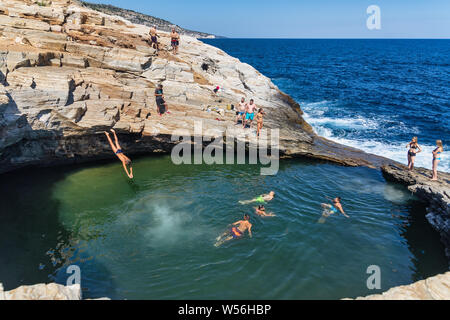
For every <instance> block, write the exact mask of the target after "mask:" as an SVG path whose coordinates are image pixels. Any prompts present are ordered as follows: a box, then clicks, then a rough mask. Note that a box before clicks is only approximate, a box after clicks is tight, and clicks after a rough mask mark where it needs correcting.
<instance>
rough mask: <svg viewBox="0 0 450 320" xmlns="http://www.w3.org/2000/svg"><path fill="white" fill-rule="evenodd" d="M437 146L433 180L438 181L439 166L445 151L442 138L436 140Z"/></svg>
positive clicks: (434, 155) (434, 156)
mask: <svg viewBox="0 0 450 320" xmlns="http://www.w3.org/2000/svg"><path fill="white" fill-rule="evenodd" d="M436 146H437V148H436V149H434V150H433V176H432V177H431V180H433V181H437V179H438V171H437V167H438V164H439V162H441V160H442V153H443V152H444V145H443V144H442V140H436Z"/></svg>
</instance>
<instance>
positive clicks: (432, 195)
mask: <svg viewBox="0 0 450 320" xmlns="http://www.w3.org/2000/svg"><path fill="white" fill-rule="evenodd" d="M381 170H382V172H383V175H384V177H385V178H386V179H387V180H390V181H395V182H398V183H401V184H403V185H405V186H406V187H407V188H408V190H409V191H411V193H413V194H414V195H416V196H417V197H418V198H420V199H422V200H423V201H424V202H426V203H427V204H428V207H427V215H426V218H427V220H428V222H429V223H430V224H431V225H432V226H433V228H434V229H435V230H436V231H437V232H439V234H440V236H441V241H442V243H443V244H444V246H445V254H446V256H447V257H448V259H449V261H450V174H448V173H444V172H439V181H431V178H430V177H431V176H432V173H431V171H430V170H427V169H423V168H415V169H414V171H408V168H407V167H406V166H403V165H388V166H383V167H382V168H381Z"/></svg>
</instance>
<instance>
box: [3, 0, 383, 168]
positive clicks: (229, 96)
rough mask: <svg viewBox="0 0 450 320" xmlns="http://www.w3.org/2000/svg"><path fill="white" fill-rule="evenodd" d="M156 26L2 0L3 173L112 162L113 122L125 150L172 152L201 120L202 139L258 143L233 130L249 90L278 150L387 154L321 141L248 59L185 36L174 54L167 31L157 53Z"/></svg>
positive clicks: (53, 4)
mask: <svg viewBox="0 0 450 320" xmlns="http://www.w3.org/2000/svg"><path fill="white" fill-rule="evenodd" d="M148 33H149V28H148V27H146V26H143V25H137V24H133V23H131V22H129V21H127V20H125V19H123V18H121V17H118V16H109V15H106V14H103V13H100V12H97V11H93V10H91V9H88V8H86V7H83V6H81V5H80V4H79V3H78V2H76V1H70V0H54V1H39V2H38V1H32V0H29V1H23V0H2V2H1V5H0V83H1V85H0V172H5V171H9V170H13V169H15V168H19V167H23V166H26V165H53V164H56V163H66V162H69V161H72V162H75V161H88V160H96V159H100V158H106V157H111V156H113V155H112V154H111V152H110V149H109V146H108V144H107V141H106V139H105V138H104V136H103V131H104V130H109V129H110V128H115V129H116V130H117V131H118V132H119V135H120V138H121V140H122V141H123V147H124V149H125V150H126V151H127V153H128V154H137V153H152V152H170V150H171V149H172V147H173V145H174V143H176V142H173V141H171V139H170V137H171V134H172V133H173V132H174V130H176V129H185V130H187V131H188V133H189V134H190V135H194V130H193V128H194V122H195V121H202V125H203V131H202V132H201V134H202V135H208V136H214V137H218V136H223V135H224V134H225V131H228V133H229V138H228V141H227V143H235V142H236V140H241V141H247V142H250V143H252V144H253V143H256V141H257V140H256V136H255V133H254V131H252V132H251V133H249V132H250V131H249V130H247V131H244V130H243V129H241V127H240V126H235V124H234V119H235V112H234V111H232V110H228V108H227V106H229V105H232V104H233V105H237V104H238V102H239V101H240V99H241V98H242V97H245V98H246V99H247V101H248V100H250V99H251V98H253V99H254V100H255V102H256V104H257V106H258V107H262V108H263V109H264V111H265V112H266V116H265V122H264V126H265V127H264V128H265V130H263V133H264V132H269V131H270V129H279V130H280V133H279V136H280V138H279V145H276V146H273V148H279V150H280V152H281V154H286V155H292V156H307V157H312V158H319V159H324V160H331V161H335V162H338V163H341V164H345V165H352V166H355V165H369V166H370V165H379V164H380V162H384V161H386V159H382V158H380V157H375V156H369V155H367V154H365V153H363V152H360V151H359V150H355V149H352V148H346V147H343V146H340V145H337V144H335V143H332V142H330V141H327V140H325V139H322V138H319V137H317V136H316V135H315V134H314V132H313V131H312V129H311V127H310V126H309V125H308V124H307V123H306V122H305V121H304V120H303V118H302V111H301V109H300V106H299V105H298V104H297V103H296V102H295V101H294V100H293V99H292V98H291V97H289V96H287V95H286V94H284V93H282V92H281V91H280V90H279V89H278V88H277V87H276V86H275V85H274V84H273V83H272V82H271V81H270V79H268V78H267V77H265V76H263V75H262V74H260V73H259V72H258V71H257V70H255V69H254V68H253V67H251V66H250V65H248V64H245V63H241V62H240V61H239V60H238V59H236V58H233V57H231V56H229V55H227V54H226V53H225V52H223V51H222V50H219V49H217V48H215V47H212V46H210V45H207V44H204V43H203V42H201V41H199V40H197V39H195V38H192V37H189V36H182V37H181V41H180V44H181V46H180V50H179V54H178V55H173V54H172V53H171V52H169V50H170V39H169V34H168V33H165V32H160V33H159V35H160V38H159V41H160V43H161V51H160V52H159V53H157V52H156V51H155V49H153V48H152V47H151V46H150V45H149V43H148V38H149V35H148ZM159 83H162V84H163V85H164V94H165V99H166V101H167V103H168V106H169V110H170V111H171V114H170V115H166V116H164V117H159V115H158V114H157V113H156V103H155V96H154V91H155V87H156V86H157V85H158V84H159ZM216 86H220V87H221V88H222V90H221V91H220V92H219V94H218V95H216V94H214V93H213V91H212V90H213V88H215V87H216ZM300 89H301V88H299V90H300ZM208 106H214V107H218V108H219V109H223V110H222V112H220V113H217V112H215V111H212V112H207V111H205V109H206V108H207V107H208ZM230 128H231V129H230ZM227 129H229V130H227ZM205 132H209V133H208V134H206V133H205ZM261 140H262V141H264V140H265V138H264V137H262V138H261Z"/></svg>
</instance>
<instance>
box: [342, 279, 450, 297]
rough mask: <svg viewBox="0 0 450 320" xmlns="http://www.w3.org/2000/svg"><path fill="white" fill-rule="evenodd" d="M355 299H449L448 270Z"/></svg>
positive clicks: (449, 283) (449, 282)
mask: <svg viewBox="0 0 450 320" xmlns="http://www.w3.org/2000/svg"><path fill="white" fill-rule="evenodd" d="M343 300H350V299H343ZM355 300H450V272H447V273H445V274H440V275H437V276H434V277H430V278H427V279H425V280H420V281H417V282H415V283H412V284H410V285H406V286H398V287H394V288H391V289H389V290H388V291H386V292H383V293H381V294H373V295H370V296H366V297H358V298H356V299H355Z"/></svg>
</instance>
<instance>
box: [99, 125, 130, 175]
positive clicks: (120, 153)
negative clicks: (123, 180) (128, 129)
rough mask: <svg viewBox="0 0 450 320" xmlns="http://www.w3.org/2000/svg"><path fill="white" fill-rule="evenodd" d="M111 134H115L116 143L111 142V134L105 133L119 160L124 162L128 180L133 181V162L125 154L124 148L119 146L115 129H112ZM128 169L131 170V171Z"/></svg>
mask: <svg viewBox="0 0 450 320" xmlns="http://www.w3.org/2000/svg"><path fill="white" fill-rule="evenodd" d="M111 132H112V133H113V134H114V140H115V143H114V142H113V141H112V140H111V137H110V136H109V132H106V131H105V135H106V137H107V138H108V141H109V144H110V146H111V149H112V150H113V152H114V154H115V155H116V156H117V158H119V160H120V161H122V165H123V169H124V170H125V172H126V173H127V176H128V178H130V179H133V167H132V166H131V160H130V158H128V157H127V156H126V155H125V154H124V153H123V150H122V147H121V146H120V144H119V139H117V135H116V131H114V129H111ZM127 167H129V168H130V170H129V171H128V168H127Z"/></svg>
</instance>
